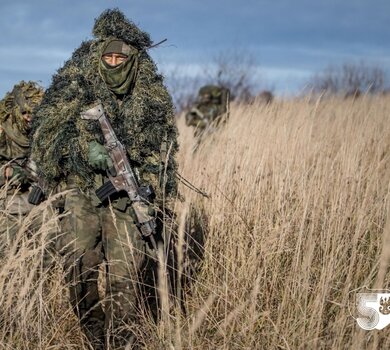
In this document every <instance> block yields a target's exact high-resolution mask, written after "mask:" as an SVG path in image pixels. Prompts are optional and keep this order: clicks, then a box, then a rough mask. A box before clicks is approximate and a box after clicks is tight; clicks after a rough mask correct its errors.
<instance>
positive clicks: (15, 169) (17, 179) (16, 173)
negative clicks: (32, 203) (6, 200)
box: [5, 164, 27, 185]
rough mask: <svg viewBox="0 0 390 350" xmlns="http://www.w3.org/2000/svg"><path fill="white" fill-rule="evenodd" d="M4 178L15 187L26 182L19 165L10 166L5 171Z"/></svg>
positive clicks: (24, 174)
mask: <svg viewBox="0 0 390 350" xmlns="http://www.w3.org/2000/svg"><path fill="white" fill-rule="evenodd" d="M5 177H6V178H8V179H9V180H11V181H12V182H13V183H14V184H16V185H22V184H24V183H26V182H27V176H26V173H25V172H24V170H23V168H22V167H20V166H19V165H14V164H13V165H11V166H9V167H7V168H6V169H5Z"/></svg>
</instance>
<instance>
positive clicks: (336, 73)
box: [308, 62, 385, 97]
mask: <svg viewBox="0 0 390 350" xmlns="http://www.w3.org/2000/svg"><path fill="white" fill-rule="evenodd" d="M384 84H385V73H384V70H383V69H382V68H380V67H377V66H369V65H367V64H365V63H363V62H361V63H359V64H355V63H345V64H343V65H342V66H339V67H335V66H329V67H327V68H326V69H325V70H324V71H323V72H321V73H319V74H316V75H314V76H313V77H312V78H311V79H310V81H309V83H308V86H309V88H310V89H311V91H313V92H317V93H323V92H327V93H330V94H343V95H344V96H354V97H357V96H359V95H360V94H361V93H379V92H382V91H383V90H384Z"/></svg>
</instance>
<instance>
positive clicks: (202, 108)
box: [186, 85, 230, 136]
mask: <svg viewBox="0 0 390 350" xmlns="http://www.w3.org/2000/svg"><path fill="white" fill-rule="evenodd" d="M229 96H230V92H229V90H228V89H226V88H224V87H221V86H216V85H206V86H203V87H202V88H200V90H199V93H198V99H197V102H196V103H195V105H194V107H192V108H191V109H190V111H189V112H188V113H187V114H186V125H188V126H193V127H195V136H200V135H201V134H202V133H203V132H204V131H205V129H206V128H210V127H213V128H215V127H218V125H219V124H220V122H221V121H224V122H225V121H226V119H227V117H228V115H227V114H228V110H229ZM224 116H225V118H223V117H224Z"/></svg>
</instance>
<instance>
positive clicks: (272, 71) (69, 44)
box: [0, 0, 390, 96]
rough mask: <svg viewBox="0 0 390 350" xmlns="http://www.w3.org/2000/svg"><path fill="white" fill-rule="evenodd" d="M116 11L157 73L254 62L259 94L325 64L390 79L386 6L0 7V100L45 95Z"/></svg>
mask: <svg viewBox="0 0 390 350" xmlns="http://www.w3.org/2000/svg"><path fill="white" fill-rule="evenodd" d="M113 7H118V8H119V9H121V10H122V11H123V12H124V13H125V15H126V16H127V17H128V18H129V19H131V20H132V21H134V22H135V23H136V24H138V25H139V26H140V27H141V29H143V30H145V31H147V32H149V33H150V34H151V37H152V38H153V40H154V41H155V42H158V41H160V40H162V39H165V38H167V39H168V41H167V42H166V43H164V44H163V45H161V46H160V47H158V48H156V49H153V50H152V51H151V55H152V57H153V58H154V59H155V60H156V61H157V63H158V66H159V68H160V70H161V71H162V72H164V73H166V74H167V75H169V74H170V72H171V71H172V70H175V71H180V72H182V74H188V75H194V74H196V73H197V72H199V71H202V69H203V67H204V65H205V64H207V63H208V62H210V60H211V59H212V57H215V56H216V55H218V54H220V53H221V52H226V51H227V50H238V51H242V52H243V53H247V54H248V53H249V54H250V55H252V56H254V57H255V59H256V63H257V64H258V68H257V71H258V72H259V75H258V77H259V87H260V86H262V87H266V88H272V89H274V91H275V92H276V93H277V94H291V93H298V92H299V91H300V89H302V88H303V86H304V83H305V81H307V79H308V78H309V77H310V76H311V75H312V74H314V73H316V72H318V71H320V70H322V69H324V68H325V67H327V66H328V65H338V64H342V63H345V62H361V61H364V62H366V63H368V64H372V65H377V66H380V67H382V68H383V69H384V70H385V71H387V72H390V45H389V42H390V41H389V40H390V25H389V24H390V1H389V0H338V1H335V0H257V1H256V0H142V1H141V0H138V1H136V0H121V1H117V0H113V1H107V0H106V1H103V0H78V1H76V0H67V1H66V0H40V1H33V0H29V1H27V0H13V1H7V0H0V18H1V20H0V33H1V36H0V44H1V45H0V95H1V96H2V95H4V93H5V92H6V91H9V90H10V89H11V88H12V86H13V85H14V84H15V83H17V82H18V81H19V80H21V79H24V80H38V81H41V83H42V85H44V86H45V87H47V86H48V85H49V83H50V79H51V76H52V74H53V73H54V72H55V71H56V69H58V68H59V67H60V66H61V65H62V64H63V63H64V61H65V60H67V59H68V58H69V57H70V55H71V53H72V52H73V50H74V49H75V48H77V47H78V46H79V45H80V43H81V41H82V40H85V39H88V38H91V30H92V27H93V23H94V18H96V17H97V16H98V15H99V14H100V13H101V12H102V11H103V10H104V9H106V8H113Z"/></svg>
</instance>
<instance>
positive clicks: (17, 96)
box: [0, 81, 43, 243]
mask: <svg viewBox="0 0 390 350" xmlns="http://www.w3.org/2000/svg"><path fill="white" fill-rule="evenodd" d="M42 96H43V89H42V88H41V87H40V86H38V85H37V84H36V83H35V82H32V81H29V82H25V81H21V82H19V83H18V84H17V85H15V86H14V88H13V90H12V91H11V92H8V93H7V94H6V96H5V97H4V98H3V99H2V100H1V101H0V185H1V186H2V189H1V194H2V195H3V196H4V197H3V198H0V210H1V211H2V213H5V212H6V213H7V214H9V215H7V216H5V215H4V216H1V220H0V221H1V222H0V236H1V238H2V240H1V241H2V243H4V240H3V238H5V236H6V235H7V238H8V239H7V241H8V243H10V242H11V241H12V239H13V238H14V236H15V234H16V232H17V230H18V227H19V225H18V223H19V221H20V217H21V216H24V215H26V214H27V213H28V212H29V211H30V210H31V208H32V205H31V204H29V203H28V201H27V197H28V193H29V188H30V186H31V183H32V181H33V180H32V178H31V171H28V170H27V169H28V166H27V165H29V164H30V163H29V162H28V156H29V153H30V140H29V138H30V129H31V125H30V120H29V119H30V118H31V114H32V111H33V109H34V108H35V107H36V106H37V105H38V104H39V102H40V101H41V99H42ZM30 170H33V169H30ZM7 173H8V174H9V176H6V174H7ZM4 210H5V211H4ZM3 220H4V221H5V222H2V221H3Z"/></svg>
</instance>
